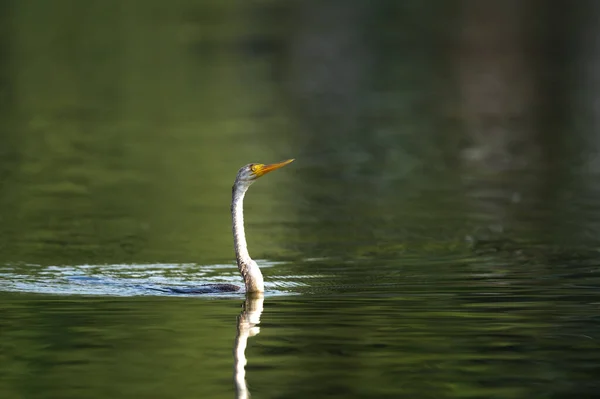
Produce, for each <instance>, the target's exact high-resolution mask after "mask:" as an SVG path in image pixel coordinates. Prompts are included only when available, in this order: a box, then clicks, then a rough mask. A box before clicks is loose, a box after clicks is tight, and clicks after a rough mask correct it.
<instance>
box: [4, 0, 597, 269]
mask: <svg viewBox="0 0 600 399" xmlns="http://www.w3.org/2000/svg"><path fill="white" fill-rule="evenodd" d="M0 8H1V11H0V27H1V34H0V36H1V37H2V39H1V40H0V53H1V54H2V57H1V65H0V118H1V120H2V124H1V128H0V129H1V130H0V141H1V145H0V184H1V191H0V220H1V223H0V249H1V251H0V253H1V255H0V257H2V258H5V259H7V260H9V259H10V260H26V261H34V262H38V263H39V262H43V261H44V260H49V259H52V258H53V257H57V259H60V260H62V261H65V260H66V259H64V257H67V258H69V259H72V260H73V262H75V263H77V262H81V261H82V260H84V259H87V260H90V259H91V258H95V259H97V260H103V261H152V260H159V258H160V259H162V260H172V261H200V262H208V261H211V260H215V259H217V258H218V259H225V258H228V257H230V255H231V250H230V247H231V245H230V237H229V214H228V206H229V196H230V192H229V187H230V185H231V183H232V181H233V178H234V176H235V173H236V171H237V169H238V168H239V167H240V166H242V165H244V164H246V163H249V162H263V163H268V162H273V161H277V160H279V159H284V158H288V157H294V158H297V159H298V161H297V162H296V163H295V164H294V165H293V166H292V167H291V168H290V169H289V170H286V171H285V175H284V176H282V175H279V176H270V177H269V179H271V181H264V182H263V181H261V185H263V187H262V188H261V189H254V190H255V191H256V192H255V193H252V194H253V195H251V196H250V197H249V201H250V202H251V204H254V205H249V206H251V207H253V208H258V206H256V205H257V204H258V203H261V207H264V208H263V209H256V210H252V211H250V212H248V217H249V218H250V219H249V222H250V223H254V224H258V225H259V226H256V229H255V231H256V232H257V234H259V233H261V234H262V233H269V231H261V227H260V224H261V221H262V222H263V223H267V224H271V228H272V229H278V230H286V226H287V225H286V222H290V223H293V222H295V223H298V224H297V225H295V226H294V228H291V229H287V230H288V231H287V232H286V233H283V234H285V235H284V238H285V241H286V242H287V243H292V244H289V245H285V246H284V247H285V248H282V245H281V243H276V242H272V241H271V240H273V241H274V240H275V238H274V237H273V236H274V235H273V234H268V237H266V238H265V241H263V242H260V243H258V242H253V243H251V244H252V245H253V246H254V247H255V248H257V249H258V250H259V251H261V250H262V251H264V252H269V251H276V250H279V251H284V250H285V251H289V252H290V254H296V255H298V254H304V255H308V254H307V253H306V252H307V251H317V252H318V253H316V254H313V255H315V256H318V255H323V253H321V252H322V251H325V252H328V253H329V252H330V253H334V254H339V252H340V249H341V248H335V246H336V243H335V242H330V245H323V246H322V247H324V248H320V249H319V248H314V246H313V245H312V244H311V243H310V242H312V243H314V241H320V242H322V241H323V240H326V241H327V240H333V239H332V238H331V237H332V235H333V236H339V235H348V234H352V235H357V237H355V238H356V239H357V240H356V241H357V242H364V241H365V240H367V241H369V240H370V239H371V238H373V241H372V243H375V242H376V243H379V244H378V245H381V242H382V239H384V240H386V239H387V238H389V237H391V236H393V237H395V238H394V242H396V241H397V240H406V239H418V238H419V236H421V235H423V234H424V235H425V236H426V237H427V240H431V239H435V238H437V239H449V240H458V241H462V240H463V239H464V238H465V236H467V235H473V234H475V232H476V231H478V229H480V228H484V229H489V228H490V226H492V230H494V229H496V230H497V229H502V230H503V231H504V230H505V229H507V228H511V227H512V228H521V230H522V232H524V234H525V231H526V232H527V233H526V234H533V236H528V237H527V238H534V239H540V238H541V236H544V237H543V238H544V239H553V238H556V237H557V236H560V237H561V239H565V238H567V239H571V240H573V241H574V242H581V240H583V239H587V240H592V241H594V242H595V241H596V236H597V233H598V216H599V213H598V208H597V206H596V205H595V199H596V196H597V192H598V190H597V188H598V186H597V183H596V181H597V179H596V174H597V172H598V169H599V168H600V163H599V162H598V157H597V155H598V150H599V148H598V147H599V145H600V142H599V140H598V137H599V135H598V134H597V130H598V123H599V116H598V115H599V111H598V101H599V100H598V98H597V93H598V92H599V90H598V85H599V84H600V83H599V82H600V80H599V77H598V75H599V73H600V72H598V71H600V68H599V64H598V63H599V62H600V44H599V43H600V41H599V39H598V34H599V33H598V32H596V30H597V29H596V26H597V25H598V24H597V21H598V19H597V17H598V16H599V15H600V14H598V13H600V7H599V6H597V5H596V2H594V1H579V2H576V3H574V2H567V1H555V2H544V1H534V0H530V1H517V0H512V1H484V2H482V1H476V0H460V1H459V0H456V1H428V2H421V1H402V2H398V1H394V0H389V1H386V0H379V1H372V2H366V1H365V2H363V1H342V0H339V1H335V0H332V1H292V2H287V1H286V2H281V1H252V2H221V1H208V0H205V1H191V0H189V1H188V0H174V1H170V2H163V1H144V2H135V1H131V2H125V3H124V2H121V1H112V0H108V1H92V2H80V1H68V0H61V1H35V0H28V1H10V0H4V1H1V2H0ZM254 190H253V191H254ZM440 190H441V191H440ZM253 197H254V199H256V201H255V202H252V200H253ZM271 198H273V199H271ZM278 203H279V206H277V204H278ZM540 208H541V209H540ZM540 211H546V212H543V213H544V215H543V216H542V215H537V213H538V212H540ZM586 211H587V212H586ZM589 211H593V212H591V216H592V217H590V212H589ZM432 212H433V213H435V214H437V216H439V217H443V218H445V219H449V220H446V222H448V223H450V222H452V223H451V224H452V226H450V225H449V224H446V223H444V224H440V223H437V222H436V221H435V219H436V218H435V217H433V216H432V215H431V213H432ZM365 214H367V215H365ZM415 215H417V216H418V217H417V216H415ZM425 215H429V216H431V217H428V218H425V217H424V216H425ZM457 215H458V216H457ZM536 216H537V217H536ZM361 219H362V220H361ZM429 219H430V222H431V223H432V224H433V225H434V226H435V229H434V230H433V231H432V229H431V228H427V229H426V230H427V233H423V232H418V231H415V229H413V228H412V227H417V228H419V227H424V223H427V220H429ZM349 220H350V221H349ZM351 220H356V221H357V223H356V224H352V221H351ZM340 221H343V224H344V228H343V230H337V229H336V222H340ZM348 222H349V223H351V226H350V230H349V229H348V225H347V223H348ZM365 222H368V224H369V225H370V227H372V228H369V229H365V228H363V227H365V224H364V223H365ZM411 224H415V225H416V226H411V228H408V227H405V226H410V225H411ZM515 224H518V225H519V226H516V225H515ZM446 226H448V229H446V228H445V227H446ZM338 227H339V225H338ZM426 227H431V225H429V226H426ZM457 228H458V229H460V232H458V233H457ZM263 230H267V229H266V228H265V229H263ZM366 230H369V231H366ZM399 230H401V231H402V233H401V232H400V231H399ZM417 230H418V229H417ZM377 231H379V232H380V233H379V234H377ZM439 234H442V236H439ZM374 236H376V237H374ZM436 236H437V237H436ZM280 237H281V236H280ZM306 241H310V242H309V243H307V242H306ZM347 244H348V243H346V245H345V246H346V247H347ZM261 245H264V246H265V247H264V248H261V247H260V246H261ZM327 248H329V250H328V249H327ZM311 256H312V255H311Z"/></svg>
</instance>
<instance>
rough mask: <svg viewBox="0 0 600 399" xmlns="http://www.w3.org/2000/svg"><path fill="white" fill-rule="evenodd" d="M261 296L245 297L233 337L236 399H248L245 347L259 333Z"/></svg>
mask: <svg viewBox="0 0 600 399" xmlns="http://www.w3.org/2000/svg"><path fill="white" fill-rule="evenodd" d="M264 299H265V298H264V296H263V294H258V293H254V294H250V295H246V301H245V302H244V307H243V310H242V313H241V314H240V315H239V316H238V320H237V321H238V322H237V335H236V336H235V347H234V348H233V358H234V368H233V370H234V372H233V377H234V380H235V389H236V392H237V398H238V399H247V398H249V397H250V392H248V385H247V384H246V363H247V361H246V346H247V345H248V338H249V337H253V336H255V335H257V334H258V333H259V332H260V327H258V325H259V324H260V316H261V314H262V311H263V302H264Z"/></svg>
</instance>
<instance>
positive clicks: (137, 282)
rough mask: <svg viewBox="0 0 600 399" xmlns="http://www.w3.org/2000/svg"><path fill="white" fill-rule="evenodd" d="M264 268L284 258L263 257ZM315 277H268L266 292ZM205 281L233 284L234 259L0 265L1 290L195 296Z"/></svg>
mask: <svg viewBox="0 0 600 399" xmlns="http://www.w3.org/2000/svg"><path fill="white" fill-rule="evenodd" d="M259 264H260V266H261V268H263V269H267V268H270V267H274V266H277V265H279V264H281V262H273V261H266V260H260V261H259ZM311 277H315V276H295V275H294V276H289V275H288V276H269V279H268V281H265V289H266V291H267V292H266V294H267V295H269V296H271V295H289V294H292V293H293V291H292V290H293V289H294V288H297V287H302V286H305V284H304V283H302V282H301V281H302V280H303V279H306V278H311ZM203 284H233V285H238V286H240V287H243V281H242V280H241V278H240V275H239V273H238V270H237V266H236V265H233V264H214V265H197V264H193V263H184V264H178V263H149V264H106V265H75V266H73V265H63V266H61V265H53V266H41V265H35V264H27V265H4V266H0V291H11V292H33V293H45V294H58V295H73V294H78V295H107V296H137V295H184V296H185V295H197V294H194V293H185V290H188V289H189V290H192V289H193V288H195V287H199V286H201V285H203ZM243 292H244V291H243V289H242V290H240V291H239V292H228V293H210V294H203V296H206V295H209V296H219V297H223V296H232V295H233V296H240V295H243Z"/></svg>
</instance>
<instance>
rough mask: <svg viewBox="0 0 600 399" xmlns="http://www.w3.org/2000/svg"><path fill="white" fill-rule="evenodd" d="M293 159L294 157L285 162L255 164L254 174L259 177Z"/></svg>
mask: <svg viewBox="0 0 600 399" xmlns="http://www.w3.org/2000/svg"><path fill="white" fill-rule="evenodd" d="M293 161H294V160H293V159H288V160H287V161H283V162H279V163H272V164H269V165H263V164H258V165H254V174H255V175H256V177H257V178H258V177H261V176H263V175H266V174H267V173H269V172H272V171H274V170H276V169H279V168H283V167H284V166H285V165H287V164H289V163H292V162H293Z"/></svg>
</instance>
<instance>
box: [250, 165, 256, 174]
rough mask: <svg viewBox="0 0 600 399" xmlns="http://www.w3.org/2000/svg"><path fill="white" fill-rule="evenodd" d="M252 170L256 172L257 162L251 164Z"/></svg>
mask: <svg viewBox="0 0 600 399" xmlns="http://www.w3.org/2000/svg"><path fill="white" fill-rule="evenodd" d="M250 170H251V171H252V172H256V164H255V163H253V164H250Z"/></svg>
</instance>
